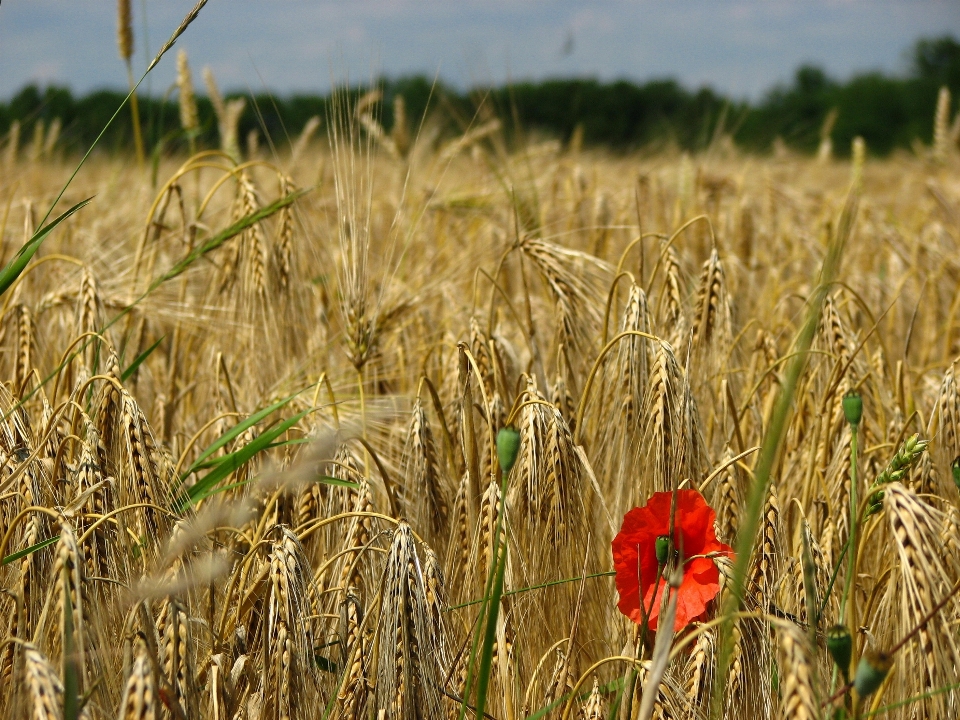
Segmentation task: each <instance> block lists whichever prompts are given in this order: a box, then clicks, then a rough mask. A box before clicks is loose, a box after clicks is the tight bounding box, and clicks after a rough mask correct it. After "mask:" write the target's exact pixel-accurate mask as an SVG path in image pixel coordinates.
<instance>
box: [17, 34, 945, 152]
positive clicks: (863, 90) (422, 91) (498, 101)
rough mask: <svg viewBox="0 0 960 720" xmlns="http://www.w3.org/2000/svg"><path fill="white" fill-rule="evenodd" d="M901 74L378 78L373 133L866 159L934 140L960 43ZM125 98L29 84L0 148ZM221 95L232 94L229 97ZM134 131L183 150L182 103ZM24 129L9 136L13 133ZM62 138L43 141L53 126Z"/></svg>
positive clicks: (82, 142) (262, 100)
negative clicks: (705, 79)
mask: <svg viewBox="0 0 960 720" xmlns="http://www.w3.org/2000/svg"><path fill="white" fill-rule="evenodd" d="M909 57H910V64H909V69H908V71H907V72H906V73H905V74H904V75H901V76H891V75H886V74H883V73H878V72H872V73H864V74H860V75H857V76H855V77H853V78H851V79H849V80H848V81H846V82H840V81H837V80H835V79H832V78H830V77H829V76H828V75H827V74H826V73H825V72H824V71H823V70H821V69H819V68H817V67H812V66H805V67H801V68H799V69H798V70H797V71H796V73H795V75H794V77H793V79H792V82H791V83H789V84H787V85H782V86H778V87H775V88H774V89H772V90H771V91H769V92H768V93H767V94H766V95H765V96H764V97H763V98H762V99H760V100H759V101H757V102H753V103H751V102H747V101H743V100H734V99H730V98H727V97H724V96H723V95H722V94H720V93H718V92H715V91H714V90H712V89H710V88H701V89H699V90H695V91H691V90H688V89H686V88H684V87H683V86H681V85H680V84H679V83H677V82H676V81H674V80H654V81H651V82H646V83H642V84H637V83H633V82H629V81H625V80H619V81H615V82H600V81H598V80H593V79H553V80H545V81H541V82H519V83H511V84H509V85H504V86H500V87H477V88H473V89H471V90H469V91H458V90H456V89H455V88H452V87H449V86H447V85H444V84H443V83H434V82H433V81H432V80H430V79H428V78H425V77H419V76H415V77H406V78H398V79H383V80H382V81H380V82H378V83H376V87H377V88H378V89H379V90H380V92H381V93H382V98H381V99H382V102H379V103H378V105H377V106H376V111H377V115H378V118H377V119H378V120H379V123H380V125H381V126H382V127H383V128H384V129H385V130H386V131H390V129H391V128H392V126H393V124H394V122H395V118H394V107H395V104H394V102H393V101H394V98H396V97H397V96H401V97H402V98H403V101H404V103H403V104H404V107H405V109H406V112H405V115H406V117H407V118H409V121H408V122H410V124H411V126H412V127H411V128H410V132H412V133H415V132H417V130H418V127H419V126H420V123H421V118H424V121H423V122H424V124H425V125H426V124H429V125H430V127H431V128H432V132H433V133H435V134H437V135H443V134H448V135H451V136H453V135H455V134H457V133H462V132H464V131H465V130H467V129H468V128H470V127H475V126H476V125H477V123H478V122H482V121H484V120H485V119H490V118H492V117H497V118H500V120H501V121H502V123H503V129H504V133H505V135H506V137H507V140H508V141H510V142H512V141H514V140H517V139H519V138H521V137H525V136H527V135H529V134H531V133H535V134H538V135H546V136H549V137H553V138H556V139H558V140H560V141H562V142H570V141H571V140H574V139H575V142H583V143H584V144H586V145H593V146H607V147H611V148H614V149H618V150H620V149H635V148H652V149H656V148H658V147H666V146H673V147H679V148H682V149H685V150H691V151H696V150H701V149H704V148H706V147H708V146H709V145H710V144H711V143H712V142H714V141H715V140H716V139H718V138H721V137H729V138H732V140H733V142H734V143H736V145H737V146H739V147H740V148H742V149H745V150H749V151H752V152H768V151H770V150H771V148H773V147H775V146H776V145H777V144H778V143H782V144H783V145H785V146H786V147H788V148H791V149H793V150H796V151H800V152H813V151H815V150H816V149H817V147H818V146H819V145H820V143H821V141H822V140H823V138H824V137H829V139H830V140H831V141H832V143H833V146H834V147H835V148H837V151H838V153H840V154H843V153H844V152H848V151H849V148H850V144H851V141H852V140H853V138H855V137H857V136H860V137H863V138H864V140H865V141H866V143H867V147H868V149H869V151H870V152H871V153H873V154H877V155H884V154H888V153H890V152H891V151H893V150H895V149H898V148H910V147H911V146H912V145H914V144H916V143H917V142H918V141H919V142H920V143H924V144H929V143H930V142H931V136H932V132H933V113H934V107H935V106H936V103H937V96H938V92H939V90H940V88H941V87H947V88H948V89H949V90H950V92H951V96H952V97H953V98H955V100H954V102H953V106H954V107H953V108H951V115H950V117H951V119H952V118H954V117H956V115H955V113H956V104H957V103H956V98H958V97H960V42H958V41H957V40H956V39H955V38H953V37H950V36H945V37H940V38H935V39H924V40H920V41H918V42H917V43H916V44H915V45H914V46H913V48H912V51H911V53H910V56H909ZM367 91H369V88H353V89H351V90H348V91H342V92H341V95H340V98H339V99H336V98H334V97H333V96H331V95H292V96H289V97H278V96H274V95H267V94H262V95H253V96H247V104H246V108H245V110H244V112H243V114H242V115H241V116H240V118H239V124H238V128H237V135H238V137H239V138H241V139H243V138H247V137H248V136H251V133H252V134H253V135H254V136H256V137H257V138H259V140H260V142H261V143H263V144H265V143H272V144H274V145H285V144H287V143H289V142H290V141H291V140H292V139H293V138H295V137H296V136H297V135H298V134H299V133H300V132H301V130H302V129H303V128H304V127H305V126H306V125H307V123H308V121H309V120H310V118H312V117H315V116H318V117H320V118H321V119H327V118H329V117H331V113H332V112H333V109H334V106H335V105H336V104H337V102H340V103H341V104H344V96H346V99H347V100H351V99H356V98H358V97H360V96H362V95H363V94H365V93H366V92H367ZM124 96H125V93H122V92H117V91H113V90H102V91H97V92H92V93H89V94H87V95H84V96H82V97H75V96H74V95H73V94H72V93H71V92H70V90H68V89H66V88H62V87H55V86H50V87H46V88H43V89H41V88H39V87H37V86H36V85H30V86H27V87H25V88H23V89H22V90H21V91H20V92H18V93H17V94H16V95H15V96H14V97H12V98H11V99H10V100H9V101H8V102H6V103H0V138H4V139H5V141H4V142H5V143H6V144H9V142H10V138H11V137H12V136H13V135H15V134H16V135H18V136H19V140H18V142H19V145H20V147H34V148H40V147H42V146H48V150H49V148H52V147H55V148H56V149H57V151H59V152H77V151H82V150H84V149H86V148H87V147H89V146H90V144H91V143H92V142H93V140H94V139H95V138H96V136H97V135H98V134H99V133H100V131H101V129H102V128H103V127H104V125H106V123H107V121H108V120H109V119H110V117H111V116H112V115H113V114H114V112H115V111H116V109H117V108H118V106H119V105H120V103H121V102H122V100H123V98H124ZM228 97H229V96H228ZM139 108H140V109H139V112H140V117H141V124H142V126H143V133H144V138H145V141H146V143H147V146H148V149H152V150H153V152H154V153H156V154H158V153H164V152H177V151H181V150H183V149H185V148H186V147H187V146H188V142H187V138H186V136H185V133H184V132H183V130H182V129H181V128H180V120H179V113H178V108H177V100H176V97H175V96H174V97H164V98H156V97H148V96H141V97H140V104H139ZM197 109H198V116H199V120H200V127H199V130H197V131H196V132H195V133H194V137H193V138H192V141H193V146H194V147H216V146H217V145H218V137H217V135H218V128H217V120H216V116H215V112H214V108H213V105H212V104H211V102H210V101H209V99H207V98H206V97H203V96H200V97H197ZM15 124H16V125H17V126H18V128H19V129H18V131H17V132H16V133H11V128H13V127H14V126H15ZM53 127H55V128H56V137H53V138H51V137H50V130H51V128H53ZM132 144H133V129H132V121H131V116H130V113H129V112H121V113H120V114H119V115H118V116H117V118H116V119H115V120H114V122H113V124H112V125H111V127H110V129H109V130H108V131H107V133H106V134H105V136H104V138H103V140H102V141H101V144H100V147H101V148H103V150H105V151H107V152H126V151H128V150H130V148H132Z"/></svg>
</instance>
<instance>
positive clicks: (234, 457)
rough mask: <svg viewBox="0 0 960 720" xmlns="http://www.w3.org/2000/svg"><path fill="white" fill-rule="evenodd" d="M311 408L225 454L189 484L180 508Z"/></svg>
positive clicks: (207, 491) (198, 497)
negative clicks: (211, 467)
mask: <svg viewBox="0 0 960 720" xmlns="http://www.w3.org/2000/svg"><path fill="white" fill-rule="evenodd" d="M310 412H311V410H309V409H307V410H304V411H302V412H299V413H297V414H296V415H294V416H293V417H291V418H289V419H288V420H284V421H283V422H282V423H280V424H279V425H277V426H276V427H273V428H271V429H270V430H269V431H267V432H265V433H264V434H263V435H260V436H259V437H258V438H256V439H255V440H253V441H252V442H250V443H248V444H247V445H244V446H243V447H242V448H240V449H239V450H237V451H236V452H233V453H230V454H229V455H227V456H225V457H224V458H223V460H222V461H221V462H220V463H219V464H218V465H217V467H216V468H214V469H213V470H211V471H210V472H209V473H207V474H206V475H204V476H203V477H202V478H201V479H200V480H198V481H197V483H196V484H195V485H193V486H191V487H190V488H189V489H188V490H187V492H186V498H185V499H184V500H183V503H182V508H185V507H187V506H189V505H192V504H193V505H195V504H196V503H198V502H200V501H201V500H203V499H204V498H205V497H208V496H209V495H210V494H211V491H212V490H213V489H214V488H215V487H216V486H217V484H218V483H219V482H220V481H221V480H224V479H225V478H227V477H229V476H230V474H231V473H233V472H235V471H236V470H238V469H240V468H241V467H242V466H243V465H244V464H245V463H247V462H249V461H250V460H251V459H252V458H253V457H254V456H255V455H257V454H258V453H259V452H261V451H262V450H265V449H266V448H267V447H268V446H269V445H270V444H271V443H272V442H273V441H274V440H276V439H277V438H278V437H280V436H281V435H283V433H285V432H286V431H287V430H289V429H290V428H292V427H293V426H294V425H296V424H297V423H298V422H300V420H302V419H303V418H304V417H306V415H307V414H308V413H310Z"/></svg>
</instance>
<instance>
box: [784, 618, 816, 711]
mask: <svg viewBox="0 0 960 720" xmlns="http://www.w3.org/2000/svg"><path fill="white" fill-rule="evenodd" d="M778 634H779V636H780V647H781V649H782V651H783V655H784V670H785V671H784V672H781V674H780V697H781V704H782V712H783V717H785V718H795V719H796V720H816V719H817V718H819V717H821V715H820V709H819V704H818V703H817V695H816V690H815V688H814V686H813V681H814V671H813V667H812V665H811V660H810V654H809V652H808V650H807V647H806V646H807V642H808V641H807V639H806V638H805V637H804V636H803V635H802V634H801V632H800V631H799V630H795V629H793V628H790V629H787V628H781V629H780V630H779V633H778Z"/></svg>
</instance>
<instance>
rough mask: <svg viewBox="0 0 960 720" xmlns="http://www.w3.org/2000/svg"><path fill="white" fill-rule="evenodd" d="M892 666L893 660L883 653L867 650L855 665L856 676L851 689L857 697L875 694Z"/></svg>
mask: <svg viewBox="0 0 960 720" xmlns="http://www.w3.org/2000/svg"><path fill="white" fill-rule="evenodd" d="M892 666H893V658H892V657H890V656H889V655H887V654H886V653H885V652H881V651H878V650H868V651H867V652H866V653H864V655H863V657H862V658H860V664H859V665H857V674H856V676H855V677H854V678H853V688H854V690H856V691H857V695H859V696H860V697H867V696H868V695H871V694H872V693H875V692H876V691H877V688H879V687H880V686H881V685H882V684H883V681H884V680H885V679H886V677H887V674H888V673H889V672H890V668H891V667H892Z"/></svg>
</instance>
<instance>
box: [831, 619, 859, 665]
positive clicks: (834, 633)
mask: <svg viewBox="0 0 960 720" xmlns="http://www.w3.org/2000/svg"><path fill="white" fill-rule="evenodd" d="M827 650H829V651H830V657H832V658H833V661H834V662H835V663H836V664H837V667H838V668H840V672H842V673H843V676H844V677H847V675H848V673H849V672H850V658H851V657H853V636H852V635H851V634H850V629H849V628H848V627H847V626H846V625H834V626H833V627H832V628H830V629H829V630H827Z"/></svg>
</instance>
